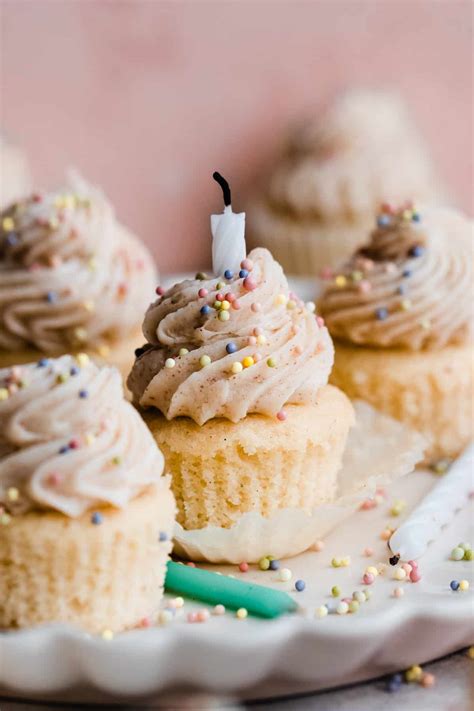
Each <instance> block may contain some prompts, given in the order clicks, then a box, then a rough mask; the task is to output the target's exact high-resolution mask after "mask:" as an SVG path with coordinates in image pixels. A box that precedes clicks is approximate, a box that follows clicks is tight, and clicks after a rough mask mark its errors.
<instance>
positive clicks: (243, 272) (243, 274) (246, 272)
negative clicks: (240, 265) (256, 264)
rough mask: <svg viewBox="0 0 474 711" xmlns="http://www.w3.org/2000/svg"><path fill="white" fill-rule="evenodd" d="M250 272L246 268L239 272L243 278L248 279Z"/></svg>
mask: <svg viewBox="0 0 474 711" xmlns="http://www.w3.org/2000/svg"><path fill="white" fill-rule="evenodd" d="M248 275H249V273H248V271H247V270H246V269H241V270H240V272H239V277H240V278H241V279H246V278H247V277H248Z"/></svg>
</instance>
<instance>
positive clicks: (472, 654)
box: [466, 647, 474, 659]
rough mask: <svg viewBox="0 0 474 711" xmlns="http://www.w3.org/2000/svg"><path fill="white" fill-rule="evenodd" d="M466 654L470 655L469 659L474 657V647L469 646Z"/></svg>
mask: <svg viewBox="0 0 474 711" xmlns="http://www.w3.org/2000/svg"><path fill="white" fill-rule="evenodd" d="M466 654H467V656H468V657H469V659H474V647H469V649H468V650H467V652H466Z"/></svg>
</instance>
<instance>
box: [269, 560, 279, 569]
mask: <svg viewBox="0 0 474 711" xmlns="http://www.w3.org/2000/svg"><path fill="white" fill-rule="evenodd" d="M269 560H270V570H278V569H279V567H280V561H279V560H276V559H275V558H269Z"/></svg>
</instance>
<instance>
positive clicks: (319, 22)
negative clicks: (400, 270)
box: [0, 0, 473, 271]
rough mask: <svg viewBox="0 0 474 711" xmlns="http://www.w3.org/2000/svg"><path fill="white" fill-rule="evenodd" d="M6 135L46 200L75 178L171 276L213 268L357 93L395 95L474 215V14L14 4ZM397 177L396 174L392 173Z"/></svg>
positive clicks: (443, 4)
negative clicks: (214, 229)
mask: <svg viewBox="0 0 474 711" xmlns="http://www.w3.org/2000/svg"><path fill="white" fill-rule="evenodd" d="M1 7H2V19H1V59H2V67H1V83H2V87H1V99H2V103H1V115H0V124H1V126H2V128H3V129H4V130H6V131H7V132H8V133H10V134H11V135H12V136H14V137H15V139H16V140H18V141H19V142H20V143H22V144H23V145H24V146H25V148H26V149H27V151H28V153H29V155H30V157H31V162H32V166H33V170H34V175H35V178H36V181H37V183H38V187H47V186H48V185H49V186H51V185H54V184H55V183H57V182H58V181H60V179H61V177H62V173H63V171H64V169H65V168H66V167H67V166H70V165H75V166H77V167H78V168H79V169H80V170H81V171H82V172H83V173H84V175H85V176H86V177H88V178H89V179H90V180H92V181H94V182H97V183H99V184H101V185H102V186H103V187H104V189H105V190H106V192H107V193H108V195H109V196H110V197H111V199H112V200H113V201H114V202H115V204H116V208H117V212H118V214H119V216H120V217H121V219H122V220H123V221H124V222H125V223H126V224H128V225H129V226H130V227H132V228H133V229H134V230H135V231H136V232H137V233H138V234H140V235H141V236H142V237H143V238H144V239H145V240H146V241H147V242H148V244H149V245H151V246H152V248H153V250H154V252H155V254H156V257H157V259H158V262H159V264H160V266H161V268H162V270H164V271H166V270H171V269H173V270H177V269H188V268H189V269H190V268H197V267H199V266H202V265H203V264H206V263H207V262H208V261H209V255H210V236H209V228H208V224H209V213H210V212H212V211H214V212H216V211H219V210H220V209H221V201H220V196H219V194H218V192H217V188H216V186H215V184H214V183H213V181H212V180H211V179H210V175H211V173H212V171H213V170H215V169H218V170H220V171H221V172H222V173H223V174H224V175H226V176H228V177H229V178H230V179H231V182H232V185H233V191H234V205H235V207H236V209H245V196H246V195H248V193H249V192H250V191H251V189H252V183H253V181H254V180H255V176H256V174H257V173H258V171H259V170H261V168H262V166H263V165H265V161H266V159H267V158H268V156H270V155H271V154H272V151H273V150H274V149H275V147H276V146H277V145H278V143H279V141H280V140H281V135H282V131H284V130H285V129H286V127H287V126H288V124H289V123H290V122H291V121H292V120H294V119H295V118H297V117H299V116H300V115H302V114H305V113H307V112H310V111H312V110H314V109H315V108H317V106H318V105H320V104H321V102H322V101H323V100H325V99H327V98H328V97H329V96H331V95H333V94H334V93H335V92H336V91H338V90H339V89H341V88H344V87H346V86H349V85H352V84H356V85H367V86H372V87H391V88H398V89H400V91H402V92H403V94H404V96H405V97H406V99H407V100H408V102H409V103H410V105H411V107H412V110H413V113H414V115H415V117H416V119H417V121H418V124H419V126H420V127H421V128H422V130H423V131H424V133H425V135H426V137H427V140H428V142H429V143H430V145H431V148H432V151H433V154H434V158H435V160H436V162H437V164H438V166H439V169H440V171H441V174H442V176H443V177H444V178H445V180H446V181H447V183H448V184H449V185H450V187H451V189H452V191H453V193H454V194H455V196H456V198H457V200H458V201H459V203H460V204H461V205H462V206H463V207H464V208H465V209H466V210H468V211H469V212H472V210H471V208H472V204H471V200H472V197H471V192H472V152H473V151H472V148H473V146H472V130H473V129H472V126H473V110H472V98H473V96H472V17H471V11H472V6H471V3H470V1H469V0H466V1H463V2H456V1H449V0H445V1H443V0H441V1H439V2H437V1H436V0H423V1H417V0H409V1H407V2H404V1H403V0H400V1H397V0H378V1H368V0H360V1H357V0H352V1H351V0H349V1H346V0H328V1H325V0H324V1H323V0H321V1H319V2H318V1H317V0H314V1H312V2H311V1H308V2H299V1H298V0H294V1H293V2H292V1H291V0H287V1H286V2H278V1H272V2H271V1H265V0H255V1H253V2H246V1H245V0H240V1H239V2H237V1H234V2H233V1H229V2H224V1H220V2H219V1H218V0H216V1H212V2H211V1H209V2H206V1H205V0H194V2H192V1H191V2H180V1H178V0H176V1H175V2H160V1H158V0H157V1H155V2H153V1H152V0H148V1H145V0H136V1H135V2H128V1H127V2H121V1H118V0H117V1H106V0H103V1H102V2H99V1H93V0H82V1H80V0H69V1H68V0H62V1H61V0H35V1H30V0H3V2H2V3H1ZM387 169H388V170H389V169H390V166H387Z"/></svg>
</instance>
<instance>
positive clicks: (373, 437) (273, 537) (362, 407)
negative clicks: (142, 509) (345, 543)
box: [174, 401, 425, 564]
mask: <svg viewBox="0 0 474 711" xmlns="http://www.w3.org/2000/svg"><path fill="white" fill-rule="evenodd" d="M354 408H355V413H356V424H355V426H354V427H353V428H352V430H351V431H350V433H349V437H348V440H347V446H346V449H345V452H344V457H343V465H342V469H341V471H340V473H339V482H338V494H337V498H336V499H335V501H334V502H332V503H329V504H323V505H321V506H318V507H316V508H315V509H314V510H313V512H312V513H311V514H307V513H305V512H304V511H302V510H301V509H296V508H288V509H281V510H280V511H277V512H276V513H274V514H273V515H272V516H270V517H269V518H264V517H263V516H262V515H261V514H259V513H257V512H254V511H252V512H249V513H246V514H244V515H243V516H242V518H241V519H240V520H239V521H238V523H236V524H235V525H234V526H232V528H220V527H219V526H207V527H206V528H200V529H194V530H185V529H183V528H182V526H181V525H180V524H179V523H176V524H175V536H174V542H175V545H174V553H175V554H176V555H179V556H180V557H182V558H188V559H190V560H194V561H207V562H210V563H234V564H238V563H241V562H242V561H247V562H248V563H256V562H257V561H259V560H260V558H262V557H264V556H266V555H273V556H275V557H276V558H288V557H291V556H294V555H298V554H299V553H302V552H303V551H305V550H307V549H308V548H310V547H311V546H312V545H313V543H315V541H317V540H318V539H320V538H324V536H326V535H327V534H328V533H329V531H331V530H332V529H333V528H335V527H336V526H337V525H338V524H340V523H341V522H342V521H344V519H346V518H348V517H349V516H350V515H351V514H352V513H353V512H354V511H355V509H356V508H357V506H358V505H359V504H360V503H361V501H362V500H363V499H365V498H367V497H369V496H372V495H373V494H374V493H375V489H376V488H377V487H378V486H382V485H383V486H385V485H387V484H389V483H390V482H392V481H394V480H395V479H397V478H399V477H401V476H403V475H404V474H408V473H409V472H411V471H413V469H414V467H415V464H416V463H417V462H419V461H420V460H421V459H422V458H423V450H424V447H425V439H424V438H423V437H422V436H421V435H420V434H418V433H417V432H414V431H412V430H410V429H408V428H407V427H406V426H405V425H403V424H401V423H400V422H397V421H396V420H394V419H392V418H391V417H388V416H387V415H383V414H381V413H380V412H377V411H376V410H374V409H373V408H372V407H371V406H370V405H368V404H367V403H365V402H361V401H356V402H354Z"/></svg>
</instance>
